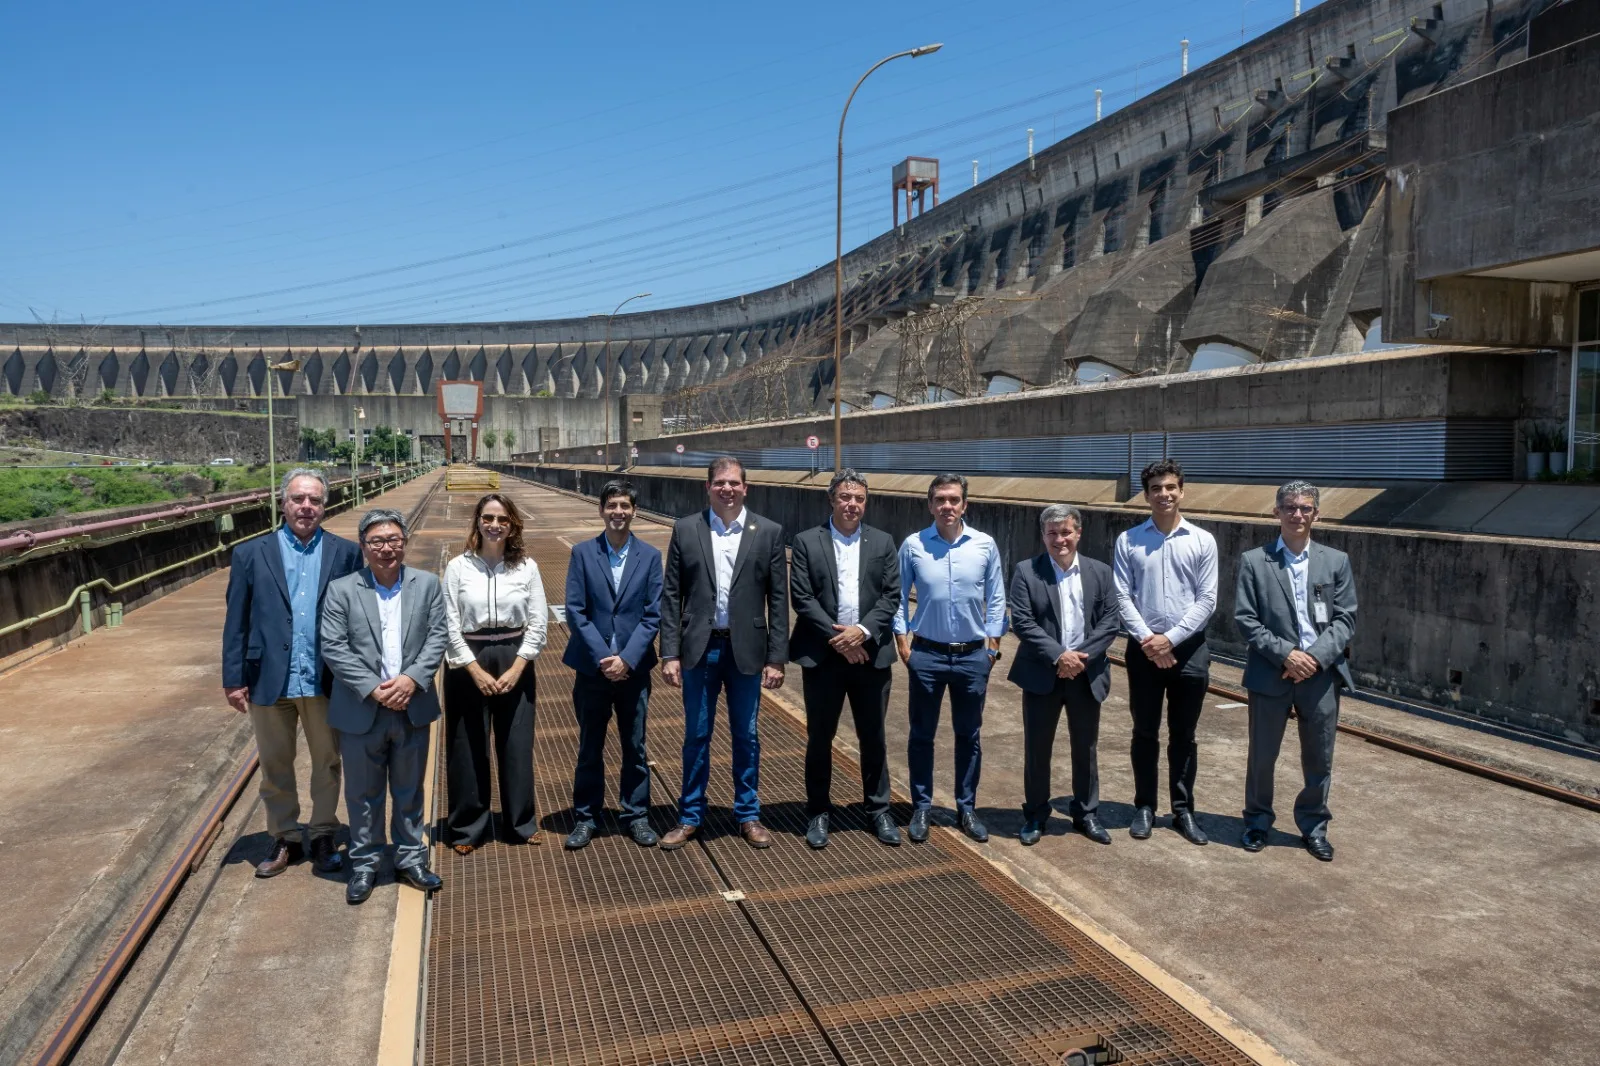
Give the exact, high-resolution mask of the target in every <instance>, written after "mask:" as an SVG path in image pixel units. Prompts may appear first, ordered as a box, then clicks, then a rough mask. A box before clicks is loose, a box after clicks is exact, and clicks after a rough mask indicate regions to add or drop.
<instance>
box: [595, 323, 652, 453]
mask: <svg viewBox="0 0 1600 1066" xmlns="http://www.w3.org/2000/svg"><path fill="white" fill-rule="evenodd" d="M649 295H650V294H649V293H647V292H636V293H634V294H633V295H632V296H630V297H628V298H627V299H626V300H623V301H622V303H620V304H618V305H617V306H616V307H614V308H612V310H611V313H610V314H609V315H607V316H606V385H605V394H606V396H605V400H606V469H607V470H610V469H611V320H612V319H613V318H616V317H617V312H618V311H620V310H622V306H623V304H627V303H631V302H633V301H634V300H642V299H644V298H645V297H646V296H649Z"/></svg>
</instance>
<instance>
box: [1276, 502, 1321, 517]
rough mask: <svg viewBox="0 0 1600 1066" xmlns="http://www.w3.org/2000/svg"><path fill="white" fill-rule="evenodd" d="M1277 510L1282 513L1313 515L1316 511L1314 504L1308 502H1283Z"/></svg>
mask: <svg viewBox="0 0 1600 1066" xmlns="http://www.w3.org/2000/svg"><path fill="white" fill-rule="evenodd" d="M1278 510H1280V511H1282V512H1283V513H1284V514H1294V515H1302V514H1303V515H1313V514H1316V513H1317V508H1316V505H1315V504H1310V503H1302V504H1285V505H1283V506H1282V507H1279V508H1278Z"/></svg>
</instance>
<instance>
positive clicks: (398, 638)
mask: <svg viewBox="0 0 1600 1066" xmlns="http://www.w3.org/2000/svg"><path fill="white" fill-rule="evenodd" d="M405 583H406V569H405V567H403V566H402V567H401V568H400V572H399V573H398V574H397V575H395V579H394V586H393V587H392V588H391V587H389V586H387V585H384V584H382V583H381V582H380V581H379V580H378V578H377V575H376V574H374V575H373V578H372V587H373V589H375V590H376V591H377V593H378V630H379V635H380V636H381V637H382V638H383V671H382V672H381V673H380V674H379V675H378V676H379V677H380V678H381V679H382V680H384V681H389V680H392V679H393V678H396V677H399V676H400V668H401V667H402V666H404V665H405V660H404V658H403V654H404V653H403V651H402V648H403V647H404V638H405V617H406V616H405V615H404V614H403V613H401V610H400V603H401V601H400V596H401V593H402V592H404V591H405V590H404V585H405Z"/></svg>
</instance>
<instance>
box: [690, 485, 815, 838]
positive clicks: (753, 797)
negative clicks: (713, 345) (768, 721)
mask: <svg viewBox="0 0 1600 1066" xmlns="http://www.w3.org/2000/svg"><path fill="white" fill-rule="evenodd" d="M748 492H749V485H748V484H747V483H746V481H745V476H744V464H743V463H741V462H740V461H739V460H737V459H735V458H734V457H733V456H731V455H724V456H719V457H718V458H716V459H713V460H711V464H710V466H709V467H708V468H707V470H706V494H707V495H708V496H709V497H710V501H711V506H710V507H709V508H708V509H707V510H704V511H700V512H698V513H696V514H692V515H686V516H684V517H683V518H680V519H678V521H677V524H676V525H674V526H673V528H672V541H671V543H669V544H668V546H667V562H666V568H665V572H664V573H663V575H662V583H661V676H662V677H664V678H665V679H666V682H667V684H669V685H672V686H673V687H674V688H678V687H681V688H682V689H683V795H682V796H681V797H680V799H679V802H678V825H677V826H676V827H674V828H673V829H671V830H669V831H668V832H667V834H666V835H665V836H663V837H662V838H661V847H662V849H663V850H665V851H672V850H674V849H676V848H681V847H683V846H684V845H685V844H687V843H688V842H689V840H690V838H692V837H693V836H694V835H695V833H697V832H699V830H700V823H701V821H702V820H703V819H704V818H705V814H706V783H707V782H708V781H709V779H710V777H711V730H712V726H713V724H714V723H715V718H716V707H717V695H718V693H719V692H721V691H723V690H726V691H727V694H728V731H729V733H730V734H732V740H733V815H734V817H735V818H736V819H738V821H739V832H740V834H741V835H742V836H743V837H744V839H745V842H746V843H748V844H749V845H750V846H751V847H753V848H765V847H769V846H771V844H772V834H771V833H769V832H768V831H767V829H766V827H765V826H763V825H762V824H761V800H760V797H759V794H758V789H759V787H760V781H761V741H760V737H759V734H758V732H757V712H758V711H759V709H760V706H761V690H762V689H763V688H778V687H779V686H781V685H782V684H783V667H784V664H785V663H786V662H787V661H788V659H789V650H788V649H789V633H788V628H789V564H788V559H787V556H786V555H785V553H784V545H783V527H782V526H780V525H778V523H776V522H774V521H772V520H771V519H769V518H763V517H761V516H760V515H758V514H755V513H753V512H751V511H748V510H746V509H745V506H744V498H745V495H746V494H747V493H748Z"/></svg>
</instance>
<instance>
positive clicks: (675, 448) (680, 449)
mask: <svg viewBox="0 0 1600 1066" xmlns="http://www.w3.org/2000/svg"><path fill="white" fill-rule="evenodd" d="M672 450H673V451H675V452H677V453H678V454H679V455H682V454H683V445H681V444H677V445H674V446H673V448H672Z"/></svg>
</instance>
